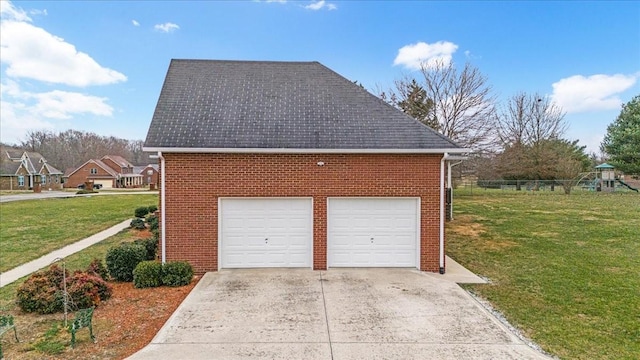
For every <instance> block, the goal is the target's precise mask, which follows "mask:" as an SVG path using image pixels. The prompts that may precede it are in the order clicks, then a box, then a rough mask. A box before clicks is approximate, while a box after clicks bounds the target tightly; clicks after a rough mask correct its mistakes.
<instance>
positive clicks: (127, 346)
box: [2, 278, 199, 360]
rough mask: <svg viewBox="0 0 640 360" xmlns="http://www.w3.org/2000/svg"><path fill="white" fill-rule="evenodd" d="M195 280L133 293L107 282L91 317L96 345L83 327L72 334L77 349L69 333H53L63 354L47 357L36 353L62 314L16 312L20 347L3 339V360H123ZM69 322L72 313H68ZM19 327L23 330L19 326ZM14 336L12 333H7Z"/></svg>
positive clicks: (148, 339)
mask: <svg viewBox="0 0 640 360" xmlns="http://www.w3.org/2000/svg"><path fill="white" fill-rule="evenodd" d="M198 280H199V279H198V278H196V279H194V280H193V281H192V282H191V284H189V285H187V286H182V287H176V288H171V287H166V286H163V287H158V288H147V289H136V288H134V287H133V283H111V285H113V295H112V297H111V298H110V299H109V300H107V301H105V302H104V303H102V304H100V305H99V306H98V307H97V308H96V310H95V313H94V315H93V330H94V335H95V336H96V340H97V342H96V343H95V344H94V343H92V342H91V339H90V338H89V331H88V330H86V329H82V330H80V331H78V333H77V335H76V347H75V349H71V346H70V339H71V335H70V334H69V333H68V332H67V331H66V330H61V331H59V332H58V335H57V336H56V339H58V340H59V341H61V342H63V343H64V344H65V345H66V346H65V348H64V350H63V351H62V353H60V354H56V355H51V354H48V353H43V352H41V351H38V350H36V349H35V347H34V345H35V344H36V343H38V341H41V340H42V338H43V334H44V333H45V332H46V331H47V329H50V328H51V326H52V324H53V323H55V322H59V321H60V320H62V319H63V315H61V314H52V315H34V314H23V313H20V314H17V315H16V323H17V328H18V336H19V337H20V341H21V342H20V343H15V340H14V339H13V338H12V337H10V336H8V334H5V336H3V337H2V344H3V350H4V353H5V354H4V355H5V358H6V359H78V360H80V359H123V358H126V357H127V356H129V355H131V354H133V353H135V352H136V351H138V350H140V349H142V348H143V347H144V346H146V345H147V344H148V343H149V342H151V340H152V339H153V337H154V336H155V335H156V333H157V332H158V331H159V330H160V328H161V327H162V326H163V325H164V323H165V322H166V321H167V319H168V318H169V317H170V316H171V314H172V313H173V312H174V311H175V309H176V308H177V307H178V305H180V303H181V302H182V300H184V298H185V297H186V296H187V295H188V294H189V292H190V291H191V290H192V289H193V287H194V286H195V285H196V284H197V282H198ZM69 318H70V319H73V314H70V316H69ZM21 325H23V326H21ZM10 335H13V334H10Z"/></svg>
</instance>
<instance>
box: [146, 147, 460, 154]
mask: <svg viewBox="0 0 640 360" xmlns="http://www.w3.org/2000/svg"><path fill="white" fill-rule="evenodd" d="M142 151H145V152H162V153H165V154H166V153H236V154H237V153H240V154H248V153H263V154H444V153H449V154H466V153H469V152H471V149H462V148H450V149H289V148H181V147H168V148H165V147H143V148H142Z"/></svg>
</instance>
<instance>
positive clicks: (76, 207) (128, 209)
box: [0, 195, 158, 272]
mask: <svg viewBox="0 0 640 360" xmlns="http://www.w3.org/2000/svg"><path fill="white" fill-rule="evenodd" d="M157 203H158V196H157V195H110V196H89V197H77V198H67V199H65V198H63V199H44V200H27V201H15V202H8V203H2V204H0V272H4V271H7V270H9V269H12V268H14V267H16V266H18V265H20V264H24V263H26V262H28V261H31V260H34V259H37V258H38V257H40V256H42V255H44V254H47V253H49V252H51V251H53V250H56V249H59V248H61V247H63V246H65V245H67V244H71V243H73V242H76V241H78V240H81V239H83V238H85V237H88V236H90V235H93V234H95V233H97V232H100V231H102V230H104V229H107V228H109V227H110V226H113V225H115V224H117V223H119V222H121V221H123V220H126V219H127V218H132V217H133V213H134V210H135V208H136V207H138V206H148V205H156V204H157Z"/></svg>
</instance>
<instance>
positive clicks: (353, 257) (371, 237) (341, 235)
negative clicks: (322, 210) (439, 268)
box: [327, 198, 419, 267]
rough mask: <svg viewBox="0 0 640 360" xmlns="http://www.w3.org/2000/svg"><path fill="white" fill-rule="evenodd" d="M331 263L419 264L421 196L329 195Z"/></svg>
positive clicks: (378, 265) (387, 265)
mask: <svg viewBox="0 0 640 360" xmlns="http://www.w3.org/2000/svg"><path fill="white" fill-rule="evenodd" d="M327 211H328V230H327V233H328V265H329V267H416V257H417V251H416V248H417V246H418V223H419V221H418V199H416V198H330V199H329V202H328V210H327Z"/></svg>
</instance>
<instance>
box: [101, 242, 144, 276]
mask: <svg viewBox="0 0 640 360" xmlns="http://www.w3.org/2000/svg"><path fill="white" fill-rule="evenodd" d="M146 258H147V249H146V248H145V247H144V246H143V245H142V244H139V243H138V244H136V243H122V244H120V245H119V246H115V247H112V248H111V249H109V250H108V251H107V256H106V262H107V270H108V271H109V275H111V277H112V278H113V279H114V280H116V281H132V280H133V269H135V268H136V266H137V265H138V264H139V263H140V262H142V261H144V260H145V259H146Z"/></svg>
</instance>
